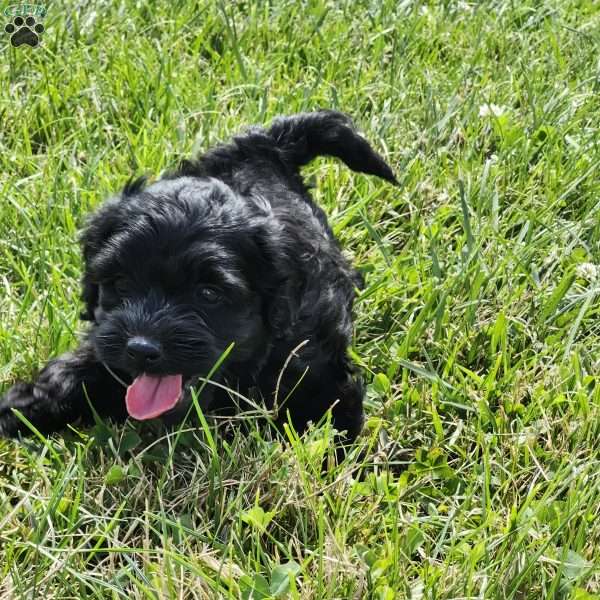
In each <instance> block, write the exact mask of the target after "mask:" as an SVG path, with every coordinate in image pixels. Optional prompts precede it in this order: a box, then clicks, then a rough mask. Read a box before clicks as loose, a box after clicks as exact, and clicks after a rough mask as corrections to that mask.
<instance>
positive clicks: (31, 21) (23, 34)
mask: <svg viewBox="0 0 600 600" xmlns="http://www.w3.org/2000/svg"><path fill="white" fill-rule="evenodd" d="M4 31H5V32H6V33H8V34H9V35H10V43H11V44H12V45H13V46H14V47H15V48H18V47H19V46H22V45H23V44H27V45H29V46H31V47H32V48H35V47H36V46H37V45H39V43H40V41H41V40H40V36H41V34H42V33H44V26H43V25H42V24H41V23H37V22H36V20H35V18H34V17H27V18H26V19H24V18H23V17H15V18H14V19H13V22H12V23H9V24H8V25H6V27H5V28H4Z"/></svg>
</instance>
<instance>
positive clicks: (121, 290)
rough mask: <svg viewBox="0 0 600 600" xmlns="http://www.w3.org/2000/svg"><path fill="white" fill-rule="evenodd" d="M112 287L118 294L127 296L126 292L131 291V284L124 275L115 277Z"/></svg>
mask: <svg viewBox="0 0 600 600" xmlns="http://www.w3.org/2000/svg"><path fill="white" fill-rule="evenodd" d="M113 287H114V289H115V292H117V294H118V295H119V296H127V294H128V293H129V292H130V291H131V284H130V283H129V281H127V279H125V278H124V277H119V278H118V279H115V281H114V283H113Z"/></svg>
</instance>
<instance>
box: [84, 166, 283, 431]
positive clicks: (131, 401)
mask: <svg viewBox="0 0 600 600" xmlns="http://www.w3.org/2000/svg"><path fill="white" fill-rule="evenodd" d="M268 212H269V209H268V207H266V206H261V204H260V203H259V202H257V203H254V202H248V201H247V199H246V200H244V201H242V199H240V198H239V197H238V196H237V195H236V194H235V193H234V192H233V191H232V190H231V189H230V188H229V187H227V186H226V185H224V184H223V183H221V182H220V181H218V180H216V179H197V178H190V177H180V178H177V179H172V180H168V179H167V180H161V181H159V182H157V183H155V184H153V185H151V186H149V187H147V188H145V189H144V188H143V182H136V183H134V184H131V185H129V186H127V187H126V189H125V190H124V192H123V193H122V195H121V196H120V197H118V198H116V199H113V200H111V201H109V202H107V203H106V204H105V205H104V206H103V207H102V208H101V209H100V210H99V211H98V212H97V213H95V214H94V215H93V216H92V218H91V220H90V222H89V225H88V227H87V229H86V231H85V233H84V236H83V248H84V259H85V263H86V270H85V275H84V281H83V283H84V292H83V295H84V300H85V302H86V308H87V312H86V314H85V315H84V316H85V317H86V318H88V319H90V320H92V321H93V322H94V327H93V328H92V332H91V340H92V343H93V344H94V346H95V351H96V355H97V357H98V359H99V360H100V361H102V362H104V363H105V364H106V365H108V366H109V367H110V368H112V369H116V370H119V371H121V372H126V373H128V374H129V375H130V377H131V378H132V380H133V383H132V385H131V386H130V387H129V389H128V392H127V408H128V410H129V412H130V414H131V415H132V416H133V417H135V418H138V419H148V418H153V417H155V416H157V415H159V414H162V413H163V412H166V411H168V410H170V409H171V408H173V407H174V405H175V404H176V403H177V402H178V400H179V399H180V397H181V396H182V395H185V393H186V388H188V387H189V385H191V384H193V383H194V378H195V377H197V376H198V375H206V374H207V373H208V372H209V370H210V369H211V367H213V365H214V364H215V362H216V361H217V360H218V358H219V357H220V356H221V354H222V353H223V352H224V351H225V350H226V348H227V347H228V346H229V345H230V344H231V343H232V342H234V343H235V347H234V350H233V354H232V360H233V361H235V362H240V363H243V362H245V361H248V360H249V359H250V358H251V357H252V359H253V361H254V362H256V363H258V362H259V361H260V357H261V356H263V355H264V353H265V350H266V347H267V345H268V338H269V331H268V327H267V324H266V320H265V311H268V307H267V306H266V299H265V297H264V292H263V290H264V286H265V283H267V281H266V280H268V279H269V278H270V277H271V276H272V275H273V273H272V271H270V270H269V269H265V268H264V267H265V264H264V262H265V255H264V252H263V250H262V248H261V246H262V242H261V240H263V238H264V236H265V235H268V234H266V233H265V228H268V222H269V217H268Z"/></svg>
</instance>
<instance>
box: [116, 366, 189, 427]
mask: <svg viewBox="0 0 600 600" xmlns="http://www.w3.org/2000/svg"><path fill="white" fill-rule="evenodd" d="M183 394H184V387H183V376H182V375H181V374H178V375H162V376H157V375H148V374H146V373H142V374H141V375H138V376H137V377H136V378H135V379H134V380H133V383H132V384H131V385H130V386H129V387H128V388H127V394H126V396H125V404H126V406H127V412H128V413H129V415H130V416H131V417H133V418H134V419H137V420H138V421H144V420H146V419H154V418H156V417H158V416H160V415H162V414H163V413H166V412H168V411H170V410H172V409H173V408H174V407H175V405H176V404H177V403H178V402H179V400H180V399H181V397H182V396H183Z"/></svg>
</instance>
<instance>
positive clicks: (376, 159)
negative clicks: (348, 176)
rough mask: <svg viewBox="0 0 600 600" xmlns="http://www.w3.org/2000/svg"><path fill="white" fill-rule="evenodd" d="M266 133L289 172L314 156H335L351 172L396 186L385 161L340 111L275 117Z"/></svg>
mask: <svg viewBox="0 0 600 600" xmlns="http://www.w3.org/2000/svg"><path fill="white" fill-rule="evenodd" d="M268 133H269V135H270V136H271V137H272V138H273V139H274V140H275V143H276V145H277V147H278V149H279V150H280V152H281V155H282V157H283V160H284V161H285V162H286V163H287V164H288V165H289V166H290V167H291V168H292V169H293V170H298V169H299V168H300V167H301V166H303V165H306V164H308V163H309V162H310V161H311V160H313V159H314V158H316V157H317V156H335V157H337V158H339V159H341V160H342V161H343V162H344V163H345V164H346V165H347V166H348V167H350V168H351V169H352V170H353V171H360V172H362V173H368V174H369V175H377V177H381V178H382V179H385V180H386V181H390V182H391V183H393V184H397V183H398V181H397V180H396V177H395V176H394V173H393V172H392V169H391V168H390V167H389V165H388V164H387V163H386V162H385V160H383V158H382V157H381V156H380V155H379V154H377V152H375V150H373V148H372V147H371V145H370V144H369V142H367V140H365V138H363V137H362V136H361V135H360V134H359V133H358V132H357V131H356V129H355V127H354V124H353V123H352V119H350V117H348V116H347V115H345V114H343V113H341V112H337V111H334V110H320V111H317V112H310V113H300V114H297V115H292V116H290V117H279V118H277V119H275V120H274V121H273V124H272V125H271V127H270V129H269V130H268Z"/></svg>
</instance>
